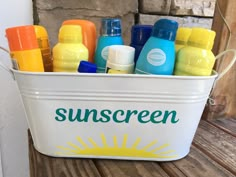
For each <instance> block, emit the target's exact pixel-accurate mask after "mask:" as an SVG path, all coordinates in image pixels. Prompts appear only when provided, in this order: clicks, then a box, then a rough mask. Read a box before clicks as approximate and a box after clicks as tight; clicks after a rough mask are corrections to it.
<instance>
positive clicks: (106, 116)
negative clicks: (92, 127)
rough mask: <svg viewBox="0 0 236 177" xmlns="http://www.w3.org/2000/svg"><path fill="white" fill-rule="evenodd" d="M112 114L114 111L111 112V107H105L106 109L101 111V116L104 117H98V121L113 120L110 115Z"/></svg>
mask: <svg viewBox="0 0 236 177" xmlns="http://www.w3.org/2000/svg"><path fill="white" fill-rule="evenodd" d="M111 114H112V112H111V110H109V109H104V110H102V111H101V116H102V117H100V118H99V119H98V121H100V122H109V121H110V120H111V118H110V116H109V115H111Z"/></svg>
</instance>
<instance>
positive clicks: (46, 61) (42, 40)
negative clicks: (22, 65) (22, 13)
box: [34, 25, 52, 72]
mask: <svg viewBox="0 0 236 177" xmlns="http://www.w3.org/2000/svg"><path fill="white" fill-rule="evenodd" d="M34 29H35V33H36V37H37V42H38V45H39V48H40V50H41V53H42V57H43V65H44V70H45V71H46V72H51V71H52V55H51V49H50V45H49V40H48V33H47V31H46V29H45V28H44V27H43V26H39V25H34Z"/></svg>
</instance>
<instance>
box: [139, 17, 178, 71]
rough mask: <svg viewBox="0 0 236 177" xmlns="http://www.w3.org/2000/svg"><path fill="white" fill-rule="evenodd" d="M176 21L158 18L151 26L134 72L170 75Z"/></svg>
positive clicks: (173, 54) (173, 61) (173, 53)
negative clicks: (149, 34) (149, 35)
mask: <svg viewBox="0 0 236 177" xmlns="http://www.w3.org/2000/svg"><path fill="white" fill-rule="evenodd" d="M177 29H178V23H177V22H176V21H173V20H168V19H160V20H158V21H157V22H156V23H155V24H154V27H153V30H152V34H151V37H150V38H149V39H148V40H147V42H146V43H145V45H144V47H143V49H142V51H141V53H140V55H139V57H138V60H137V63H136V68H135V73H136V74H158V75H172V74H173V70H174V64H175V43H174V41H175V37H176V32H177Z"/></svg>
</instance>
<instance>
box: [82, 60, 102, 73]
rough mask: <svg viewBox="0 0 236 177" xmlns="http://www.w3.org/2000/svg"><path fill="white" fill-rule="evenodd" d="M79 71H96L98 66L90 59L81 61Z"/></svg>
mask: <svg viewBox="0 0 236 177" xmlns="http://www.w3.org/2000/svg"><path fill="white" fill-rule="evenodd" d="M78 72H79V73H96V72H97V66H96V65H95V64H94V63H91V62H88V61H81V62H80V64H79V67H78Z"/></svg>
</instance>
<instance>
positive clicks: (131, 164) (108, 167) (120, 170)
mask: <svg viewBox="0 0 236 177" xmlns="http://www.w3.org/2000/svg"><path fill="white" fill-rule="evenodd" d="M95 164H96V166H97V168H98V170H99V172H100V174H101V175H102V176H104V177H107V176H109V177H110V176H112V177H134V176H135V177H169V175H167V173H166V172H165V171H164V170H163V169H162V168H161V167H160V166H159V165H158V164H157V163H155V162H148V161H119V160H95Z"/></svg>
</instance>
